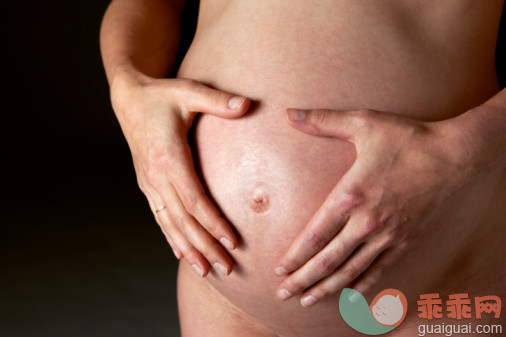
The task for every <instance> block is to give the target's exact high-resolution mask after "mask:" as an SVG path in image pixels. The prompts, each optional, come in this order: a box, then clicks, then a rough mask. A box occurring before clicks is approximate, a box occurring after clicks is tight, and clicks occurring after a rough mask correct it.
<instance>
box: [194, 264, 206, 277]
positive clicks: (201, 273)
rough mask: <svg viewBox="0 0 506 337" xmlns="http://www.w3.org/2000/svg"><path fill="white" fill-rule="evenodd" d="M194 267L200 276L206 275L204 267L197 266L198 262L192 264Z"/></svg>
mask: <svg viewBox="0 0 506 337" xmlns="http://www.w3.org/2000/svg"><path fill="white" fill-rule="evenodd" d="M192 268H193V270H195V272H196V273H197V275H198V276H200V277H204V273H203V272H202V269H200V267H199V266H197V265H196V264H192Z"/></svg>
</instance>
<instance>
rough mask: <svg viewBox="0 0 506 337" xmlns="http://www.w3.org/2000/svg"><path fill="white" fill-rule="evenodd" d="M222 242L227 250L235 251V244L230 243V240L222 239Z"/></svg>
mask: <svg viewBox="0 0 506 337" xmlns="http://www.w3.org/2000/svg"><path fill="white" fill-rule="evenodd" d="M220 242H221V244H222V245H224V246H225V247H226V248H228V249H230V250H233V249H234V244H233V243H232V241H230V240H229V239H227V238H225V237H223V238H221V239H220Z"/></svg>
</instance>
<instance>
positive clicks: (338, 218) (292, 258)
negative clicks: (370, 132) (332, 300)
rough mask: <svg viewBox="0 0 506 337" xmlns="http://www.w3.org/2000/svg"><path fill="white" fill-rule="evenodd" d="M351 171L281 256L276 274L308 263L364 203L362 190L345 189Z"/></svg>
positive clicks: (284, 272)
mask: <svg viewBox="0 0 506 337" xmlns="http://www.w3.org/2000/svg"><path fill="white" fill-rule="evenodd" d="M351 171H352V170H351V169H350V171H348V173H347V174H346V175H345V176H343V178H342V179H341V181H340V182H339V183H338V185H336V187H335V188H334V189H333V190H332V192H331V193H330V194H329V196H328V197H327V198H326V200H325V202H324V203H323V205H322V206H321V207H320V208H319V209H318V211H317V212H316V213H315V215H314V216H313V217H312V218H311V219H310V220H309V222H308V224H307V225H306V226H305V227H304V229H303V230H302V231H301V232H300V233H299V235H297V237H296V238H295V240H294V242H293V243H292V244H291V245H290V247H289V248H288V251H287V252H286V253H285V254H284V255H283V256H282V257H281V259H280V260H279V262H278V264H277V267H276V268H275V270H274V272H275V274H276V275H278V276H282V275H285V274H287V273H290V272H292V271H294V270H295V269H297V268H299V267H301V266H302V265H303V264H304V263H306V262H307V261H308V260H309V259H310V258H311V257H312V256H314V255H315V254H316V253H318V252H319V251H320V250H321V249H322V248H323V247H324V246H325V245H326V244H327V243H328V242H329V241H330V240H331V239H332V238H333V237H334V236H335V235H336V234H337V233H338V232H339V231H340V230H341V228H342V227H343V225H344V224H345V223H346V222H347V221H348V218H349V216H350V212H351V211H352V210H353V209H354V208H355V207H357V206H359V205H360V203H361V202H362V200H363V198H362V197H361V196H360V195H359V194H358V193H355V194H351V193H348V192H346V189H345V184H347V180H348V179H347V177H348V176H349V175H350V174H351V173H350V172H351Z"/></svg>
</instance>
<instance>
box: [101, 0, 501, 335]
mask: <svg viewBox="0 0 506 337" xmlns="http://www.w3.org/2000/svg"><path fill="white" fill-rule="evenodd" d="M502 6H503V2H502V1H474V0H469V1H466V0H460V1H444V2H442V1H424V2H418V1H374V2H373V1H357V0H353V1H335V0H334V1H330V0H325V1H302V0H301V1H298V0H290V1H288V0H255V1H251V0H234V1H232V0H213V1H210V0H203V1H201V3H200V9H199V17H198V26H197V32H196V35H195V38H194V40H193V42H192V44H191V46H190V48H189V50H188V52H187V54H186V56H185V58H184V60H183V62H182V64H181V66H180V68H179V71H178V75H177V78H166V77H167V74H168V73H170V71H171V70H172V68H173V66H174V59H175V54H176V51H177V48H178V45H179V30H180V28H179V27H180V14H181V10H182V7H183V1H176V0H172V1H171V0H165V1H162V0H116V1H113V2H112V4H111V5H110V7H109V9H108V11H107V13H106V16H105V18H104V23H103V26H102V33H101V34H102V35H101V46H102V54H103V59H104V65H105V69H106V72H107V76H108V80H109V83H110V86H111V98H112V103H113V108H114V110H115V112H116V114H117V116H118V119H119V121H120V124H121V127H122V129H123V131H124V133H125V136H126V139H127V141H128V143H129V146H130V149H131V152H132V156H133V160H134V165H135V169H136V172H137V177H138V183H139V186H140V187H141V189H142V191H143V192H144V193H145V195H146V196H147V199H148V201H149V204H150V206H151V209H152V210H153V213H154V214H155V218H156V220H157V222H158V223H159V225H160V226H161V228H162V230H163V232H164V234H165V236H166V237H167V240H168V242H169V244H170V245H171V247H172V249H173V250H174V254H175V255H176V257H177V258H180V259H181V260H180V266H179V275H178V300H179V311H180V320H181V330H182V334H183V336H312V337H316V336H353V335H354V333H355V332H354V331H353V330H352V329H351V328H350V327H348V326H347V325H346V323H344V321H343V320H342V319H341V316H340V314H339V304H338V303H339V294H340V292H341V290H342V289H343V288H344V287H353V288H354V289H356V290H358V291H360V292H362V293H364V294H365V297H366V299H367V300H368V301H369V303H370V301H371V299H372V298H373V297H374V295H375V294H377V293H379V292H380V291H381V290H383V289H387V288H394V289H398V290H400V291H402V292H403V293H404V295H405V296H406V298H407V301H408V312H407V315H406V318H405V320H404V322H403V323H402V325H401V326H400V327H399V328H397V329H396V330H394V331H393V332H392V333H391V335H392V336H394V335H396V336H412V335H413V334H415V333H416V331H417V330H416V326H417V325H418V324H422V323H424V321H423V320H422V319H421V318H419V317H418V315H417V300H418V299H419V296H420V295H421V294H425V293H438V294H440V297H441V298H442V299H443V302H444V300H445V298H447V296H448V295H449V294H454V293H467V294H469V296H470V297H471V298H472V296H484V295H496V296H500V297H502V296H504V295H505V289H504V271H503V270H500V268H497V266H498V265H501V264H504V262H505V258H504V255H505V254H504V253H505V249H504V247H503V245H502V244H501V240H504V238H505V235H504V226H505V225H506V220H505V217H506V208H505V207H504V205H506V174H505V168H506V151H504V149H505V148H506V93H505V92H504V91H502V92H500V91H499V88H498V84H497V78H496V72H495V65H494V54H495V45H496V39H497V30H498V25H499V21H500V16H501V10H502ZM198 113H200V114H198ZM197 114H198V115H197ZM503 298H504V297H503ZM487 317H488V316H487ZM450 321H451V319H448V318H447V317H446V316H444V317H443V319H442V320H439V321H438V322H439V323H441V322H450ZM490 321H491V322H493V319H492V318H491V319H490ZM467 322H474V319H470V320H469V321H467ZM484 322H488V321H487V318H485V319H482V320H481V323H484ZM425 323H426V321H425ZM449 324H450V323H449ZM357 335H360V334H357Z"/></svg>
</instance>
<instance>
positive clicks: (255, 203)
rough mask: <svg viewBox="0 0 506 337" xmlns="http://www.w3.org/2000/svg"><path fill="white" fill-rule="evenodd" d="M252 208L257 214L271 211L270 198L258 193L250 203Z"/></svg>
mask: <svg viewBox="0 0 506 337" xmlns="http://www.w3.org/2000/svg"><path fill="white" fill-rule="evenodd" d="M249 205H250V207H251V209H252V210H253V212H255V213H259V214H260V213H265V212H267V210H268V209H269V205H270V202H269V198H268V197H267V195H266V194H262V193H257V194H255V195H253V198H252V200H251V201H250V204H249Z"/></svg>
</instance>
